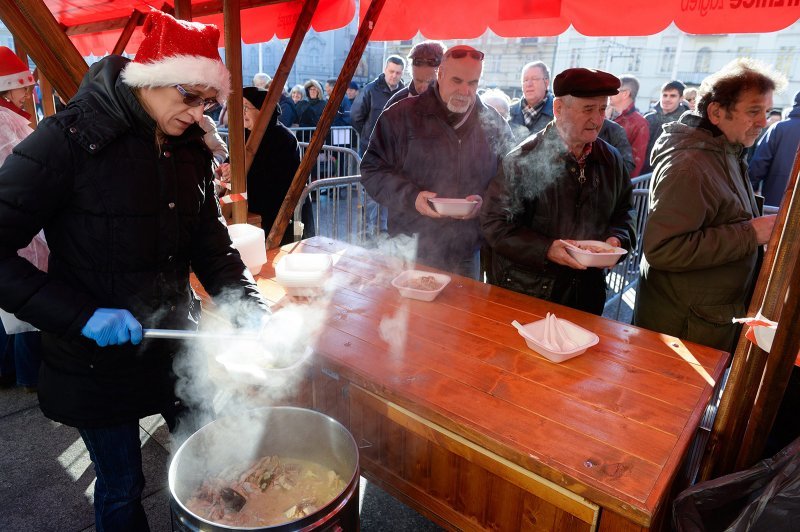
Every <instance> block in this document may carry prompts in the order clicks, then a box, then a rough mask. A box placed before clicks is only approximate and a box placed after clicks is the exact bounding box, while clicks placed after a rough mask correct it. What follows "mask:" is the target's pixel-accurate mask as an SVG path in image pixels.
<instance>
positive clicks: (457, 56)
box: [444, 50, 484, 61]
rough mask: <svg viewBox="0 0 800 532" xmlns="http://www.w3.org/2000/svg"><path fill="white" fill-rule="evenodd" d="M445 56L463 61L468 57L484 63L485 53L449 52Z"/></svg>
mask: <svg viewBox="0 0 800 532" xmlns="http://www.w3.org/2000/svg"><path fill="white" fill-rule="evenodd" d="M444 55H449V56H450V57H452V58H453V59H463V58H465V57H467V56H470V57H471V58H473V59H475V60H476V61H483V57H484V53H483V52H479V51H478V50H452V51H450V50H448V51H447V52H446V53H445V54H444Z"/></svg>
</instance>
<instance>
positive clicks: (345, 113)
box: [325, 78, 353, 127]
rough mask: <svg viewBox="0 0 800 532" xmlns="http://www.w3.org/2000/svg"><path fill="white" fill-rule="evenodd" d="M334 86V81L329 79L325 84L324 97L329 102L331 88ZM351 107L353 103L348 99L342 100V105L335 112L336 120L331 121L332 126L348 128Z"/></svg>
mask: <svg viewBox="0 0 800 532" xmlns="http://www.w3.org/2000/svg"><path fill="white" fill-rule="evenodd" d="M335 86H336V79H334V78H331V79H329V80H328V81H326V82H325V97H326V98H327V99H328V100H330V98H331V93H332V92H333V88H334V87H335ZM351 107H353V102H352V101H350V99H349V98H342V103H340V104H339V110H338V111H336V118H334V119H333V125H334V126H339V127H342V126H349V125H350V108H351Z"/></svg>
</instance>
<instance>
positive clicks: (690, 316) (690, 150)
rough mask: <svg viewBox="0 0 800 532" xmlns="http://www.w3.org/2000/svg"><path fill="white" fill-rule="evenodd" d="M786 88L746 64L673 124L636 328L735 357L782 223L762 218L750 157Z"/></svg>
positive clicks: (733, 68)
mask: <svg viewBox="0 0 800 532" xmlns="http://www.w3.org/2000/svg"><path fill="white" fill-rule="evenodd" d="M784 83H785V79H784V78H783V77H782V75H778V74H775V73H774V72H771V71H770V70H769V69H768V68H767V67H765V66H764V65H762V64H760V63H758V62H755V61H753V60H751V59H737V60H735V61H732V62H731V63H729V64H728V65H726V66H725V67H723V69H722V70H720V71H719V72H717V73H715V74H712V75H710V76H708V77H707V78H706V79H704V80H703V83H702V85H701V86H700V91H699V94H698V96H699V97H700V101H699V103H698V105H697V109H696V110H695V112H694V113H692V114H688V113H687V114H684V115H683V116H682V117H681V118H680V120H679V121H677V122H672V123H670V124H668V125H666V126H664V134H663V135H662V136H661V138H660V139H659V140H658V141H657V142H656V146H655V148H654V149H653V156H652V161H653V163H655V169H654V171H653V179H652V181H651V188H650V213H649V215H648V218H647V225H646V227H645V232H644V235H643V237H642V238H643V241H642V244H643V249H644V258H643V259H642V262H641V277H640V279H639V290H638V293H637V294H636V308H635V309H634V323H635V324H636V325H638V326H640V327H644V328H646V329H652V330H654V331H658V332H661V333H664V334H668V335H670V336H677V337H679V338H683V339H685V340H689V341H691V342H697V343H700V344H703V345H708V346H711V347H714V348H716V349H722V350H725V351H730V350H732V349H733V347H734V343H735V341H736V338H737V335H738V331H739V326H737V325H736V324H734V323H732V322H731V319H732V318H737V317H742V316H744V313H745V312H746V310H747V305H748V301H749V299H750V294H751V293H752V289H753V285H754V282H755V277H756V275H757V272H758V269H759V264H760V257H761V246H762V245H763V244H765V243H766V242H767V241H768V240H769V237H770V234H771V233H772V228H773V225H774V224H775V215H771V216H760V213H759V208H758V204H757V203H756V199H755V196H754V195H753V189H752V187H751V184H750V180H749V179H748V177H747V171H746V169H747V167H746V165H745V163H744V150H745V149H746V148H747V147H748V146H751V145H752V144H753V142H755V140H756V138H757V137H758V135H759V134H760V133H761V130H762V129H763V128H764V125H765V124H766V114H767V110H769V109H770V108H771V107H772V94H773V92H774V91H775V90H776V89H778V88H780V87H781V86H782V85H783V84H784ZM767 318H774V316H767Z"/></svg>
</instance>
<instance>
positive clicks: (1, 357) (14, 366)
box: [0, 323, 42, 387]
mask: <svg viewBox="0 0 800 532" xmlns="http://www.w3.org/2000/svg"><path fill="white" fill-rule="evenodd" d="M41 352H42V337H41V333H39V331H32V332H24V333H19V334H11V335H7V334H6V331H5V329H3V325H2V323H0V375H13V374H14V373H15V372H16V374H17V384H18V385H20V386H30V387H35V386H37V385H38V383H39V365H40V363H41ZM12 384H13V383H12Z"/></svg>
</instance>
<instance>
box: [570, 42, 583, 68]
mask: <svg viewBox="0 0 800 532" xmlns="http://www.w3.org/2000/svg"><path fill="white" fill-rule="evenodd" d="M579 66H581V49H580V48H578V47H572V49H571V50H570V52H569V67H570V68H575V67H579Z"/></svg>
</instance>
